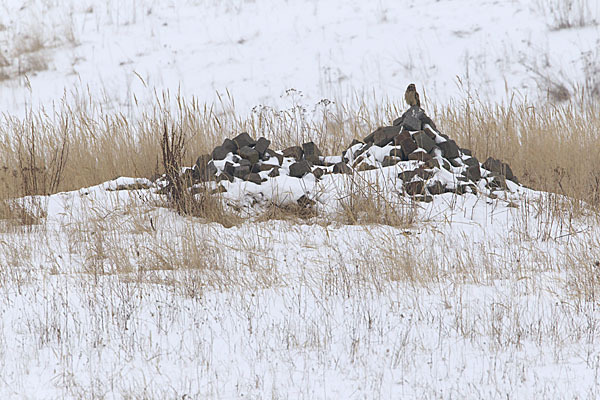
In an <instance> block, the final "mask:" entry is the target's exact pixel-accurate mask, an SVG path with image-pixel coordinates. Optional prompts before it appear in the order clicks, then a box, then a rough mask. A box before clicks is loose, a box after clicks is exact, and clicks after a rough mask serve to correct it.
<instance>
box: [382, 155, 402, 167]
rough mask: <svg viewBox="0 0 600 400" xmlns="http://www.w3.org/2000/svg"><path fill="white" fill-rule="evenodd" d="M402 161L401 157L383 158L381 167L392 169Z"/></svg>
mask: <svg viewBox="0 0 600 400" xmlns="http://www.w3.org/2000/svg"><path fill="white" fill-rule="evenodd" d="M400 161H402V159H401V158H399V157H393V156H385V157H384V158H383V161H382V162H381V166H382V167H391V166H392V165H396V164H398V163H399V162H400Z"/></svg>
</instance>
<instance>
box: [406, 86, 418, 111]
mask: <svg viewBox="0 0 600 400" xmlns="http://www.w3.org/2000/svg"><path fill="white" fill-rule="evenodd" d="M404 100H406V102H407V103H408V105H409V106H411V107H413V106H417V107H421V101H420V100H419V93H417V88H416V87H415V84H414V83H411V84H410V85H408V87H407V88H406V92H405V93H404Z"/></svg>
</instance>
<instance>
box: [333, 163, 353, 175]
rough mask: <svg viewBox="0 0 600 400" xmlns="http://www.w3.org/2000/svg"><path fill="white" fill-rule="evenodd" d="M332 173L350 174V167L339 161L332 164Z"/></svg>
mask: <svg viewBox="0 0 600 400" xmlns="http://www.w3.org/2000/svg"><path fill="white" fill-rule="evenodd" d="M333 173H334V174H351V173H352V169H351V168H350V167H349V166H348V165H347V164H346V163H344V162H339V163H337V164H335V165H334V166H333Z"/></svg>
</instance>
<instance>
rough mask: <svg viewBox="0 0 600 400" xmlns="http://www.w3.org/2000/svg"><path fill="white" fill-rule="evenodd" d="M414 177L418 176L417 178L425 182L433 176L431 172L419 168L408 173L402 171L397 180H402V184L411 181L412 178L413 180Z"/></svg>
mask: <svg viewBox="0 0 600 400" xmlns="http://www.w3.org/2000/svg"><path fill="white" fill-rule="evenodd" d="M415 176H418V177H419V178H421V179H423V180H425V181H426V180H428V179H430V178H431V177H432V176H433V172H432V171H428V170H426V169H425V168H422V167H419V168H415V169H413V170H410V171H402V172H400V173H399V174H398V178H400V179H402V181H403V182H408V181H410V180H412V178H414V177H415Z"/></svg>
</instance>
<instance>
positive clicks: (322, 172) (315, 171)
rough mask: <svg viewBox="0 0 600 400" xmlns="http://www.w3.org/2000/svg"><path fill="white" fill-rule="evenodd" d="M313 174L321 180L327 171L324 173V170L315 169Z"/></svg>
mask: <svg viewBox="0 0 600 400" xmlns="http://www.w3.org/2000/svg"><path fill="white" fill-rule="evenodd" d="M312 173H313V175H314V176H315V178H317V179H319V178H321V177H322V176H323V174H324V173H325V171H323V169H322V168H315V169H313V171H312Z"/></svg>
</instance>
